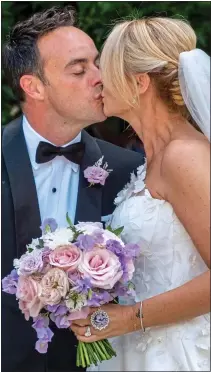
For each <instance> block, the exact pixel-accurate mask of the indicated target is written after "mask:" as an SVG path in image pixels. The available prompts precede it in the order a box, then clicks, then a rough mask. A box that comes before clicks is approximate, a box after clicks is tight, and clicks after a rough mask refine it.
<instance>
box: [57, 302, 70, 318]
mask: <svg viewBox="0 0 211 372" xmlns="http://www.w3.org/2000/svg"><path fill="white" fill-rule="evenodd" d="M67 311H68V309H67V306H65V305H61V304H60V305H59V306H58V307H57V309H56V311H55V312H54V315H55V316H58V315H65V314H66V313H67Z"/></svg>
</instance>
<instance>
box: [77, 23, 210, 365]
mask: <svg viewBox="0 0 211 372" xmlns="http://www.w3.org/2000/svg"><path fill="white" fill-rule="evenodd" d="M195 48H196V36H195V33H194V31H193V29H192V28H191V27H190V26H189V25H188V24H187V23H186V22H184V21H183V20H177V19H170V18H159V17H158V18H148V19H147V18H146V19H140V20H132V21H125V22H121V23H120V24H117V25H116V26H115V28H114V29H113V30H112V32H111V33H110V35H109V37H108V39H107V41H106V43H105V45H104V48H103V51H102V57H101V68H102V78H103V85H104V89H103V101H104V111H105V114H106V116H118V117H121V118H122V119H124V120H126V121H127V122H129V123H130V125H131V126H132V128H133V129H134V131H135V132H136V134H137V135H138V136H139V138H140V139H141V141H142V142H143V143H144V148H145V152H146V163H145V165H144V166H140V167H139V168H138V170H137V176H136V175H134V174H133V175H131V182H130V183H129V184H128V185H126V187H125V189H124V190H122V191H121V192H120V193H119V194H118V196H117V198H116V200H115V204H116V209H115V212H114V213H113V216H112V220H111V225H112V227H113V228H116V227H119V226H124V230H123V232H122V239H123V240H124V241H125V242H127V243H128V242H132V243H138V244H140V248H141V249H140V256H139V258H138V259H137V261H136V271H135V275H134V280H133V281H134V283H135V287H136V296H135V300H134V301H131V300H129V299H127V298H119V304H117V305H116V304H108V305H105V306H102V310H104V311H105V312H106V313H107V314H108V316H109V324H108V326H107V327H106V328H105V329H104V330H101V331H99V330H96V329H94V328H93V327H92V326H91V325H90V317H89V318H87V319H86V320H79V321H75V322H74V323H73V325H72V327H71V328H72V330H73V331H74V332H75V334H76V336H77V338H78V340H81V341H84V342H92V341H97V340H101V339H104V338H110V341H111V342H112V344H113V347H114V348H115V349H116V351H117V357H116V358H112V359H111V360H109V361H105V362H103V363H101V364H100V365H99V366H98V367H93V368H91V370H93V371H94V370H97V371H209V370H210V364H209V359H210V357H209V354H210V352H209V348H210V341H209V334H210V332H209V330H210V323H209V314H208V313H209V310H210V270H209V268H210V202H209V197H210V143H209V141H210V130H209V126H210V93H209V92H210V70H209V69H210V67H209V66H210V58H209V57H208V56H207V55H206V54H205V53H204V52H203V51H201V50H199V49H195ZM198 127H199V128H200V129H201V131H199V128H198ZM202 132H203V134H202ZM119 161H120V162H121V159H119ZM95 310H96V309H95ZM87 327H90V331H91V335H89V337H87V336H85V333H86V330H87Z"/></svg>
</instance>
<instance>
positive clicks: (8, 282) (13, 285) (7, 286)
mask: <svg viewBox="0 0 211 372" xmlns="http://www.w3.org/2000/svg"><path fill="white" fill-rule="evenodd" d="M18 278H19V276H18V274H17V270H15V269H13V270H12V271H11V273H10V274H9V275H7V276H6V277H5V278H3V279H2V288H3V292H6V293H9V294H16V292H17V283H18Z"/></svg>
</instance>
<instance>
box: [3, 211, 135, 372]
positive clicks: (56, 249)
mask: <svg viewBox="0 0 211 372" xmlns="http://www.w3.org/2000/svg"><path fill="white" fill-rule="evenodd" d="M67 221H68V224H69V226H68V227H67V228H58V225H57V223H56V221H55V220H54V219H47V220H45V221H44V222H43V224H42V226H41V229H42V236H41V237H40V238H38V239H32V242H31V244H29V245H28V246H27V247H26V248H27V251H26V253H25V254H23V255H22V256H21V257H20V258H19V259H14V262H13V266H14V269H13V270H12V272H11V273H10V274H9V275H8V276H6V277H5V278H4V279H3V280H2V287H3V291H4V292H6V293H9V294H14V295H15V296H16V299H17V300H18V304H19V308H20V310H21V311H22V313H23V314H24V316H25V319H26V320H29V319H30V317H31V318H32V319H33V325H32V327H33V328H34V329H35V331H36V332H37V338H38V340H37V342H36V345H35V349H36V350H37V351H38V352H40V353H46V352H47V349H48V342H51V339H52V337H53V332H52V330H51V329H50V327H49V324H50V320H51V321H52V322H54V323H55V324H56V326H57V327H58V328H69V327H70V326H71V322H72V321H73V320H76V319H85V318H86V317H87V316H88V314H89V307H100V306H101V305H103V304H106V303H109V302H111V301H113V300H114V299H115V298H116V297H117V296H120V295H121V296H122V295H127V294H128V295H129V294H133V291H134V286H133V284H132V282H131V279H132V275H133V272H134V264H133V261H134V258H135V257H136V256H137V253H138V251H139V247H138V246H137V245H135V244H127V245H124V243H123V242H122V240H121V239H120V238H119V234H120V233H121V231H122V229H123V228H120V229H117V230H115V231H112V230H111V228H110V227H108V228H107V229H103V226H102V224H101V223H92V222H81V223H79V224H77V225H73V224H72V223H71V221H70V219H69V217H68V215H67ZM101 313H103V312H101ZM101 313H100V314H98V312H96V313H94V314H95V315H94V314H93V315H94V317H95V319H93V315H92V324H93V325H96V328H97V329H100V328H99V327H98V326H97V324H99V325H100V326H102V328H105V327H106V325H107V323H108V319H107V318H106V316H105V318H104V319H99V317H101V318H102V314H101ZM104 313H105V312H104ZM105 315H106V313H105ZM102 328H101V329H102ZM115 355H116V354H115V351H114V350H113V348H112V346H111V345H110V343H109V342H108V340H103V341H97V342H93V343H83V342H79V344H78V349H77V362H76V364H77V366H78V367H79V366H82V367H84V368H85V367H88V366H90V365H91V364H95V365H96V364H97V363H98V362H101V361H102V360H108V359H111V358H112V357H113V356H115Z"/></svg>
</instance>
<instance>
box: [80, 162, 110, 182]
mask: <svg viewBox="0 0 211 372" xmlns="http://www.w3.org/2000/svg"><path fill="white" fill-rule="evenodd" d="M103 158H104V156H102V157H101V158H100V159H99V160H98V161H97V162H96V163H95V164H94V165H92V166H91V167H88V168H86V169H85V171H84V177H85V178H86V179H87V181H88V182H89V183H90V185H89V186H93V185H95V184H100V185H102V186H104V185H105V180H106V178H107V177H108V176H109V173H110V172H112V169H108V163H105V164H104V165H103Z"/></svg>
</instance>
